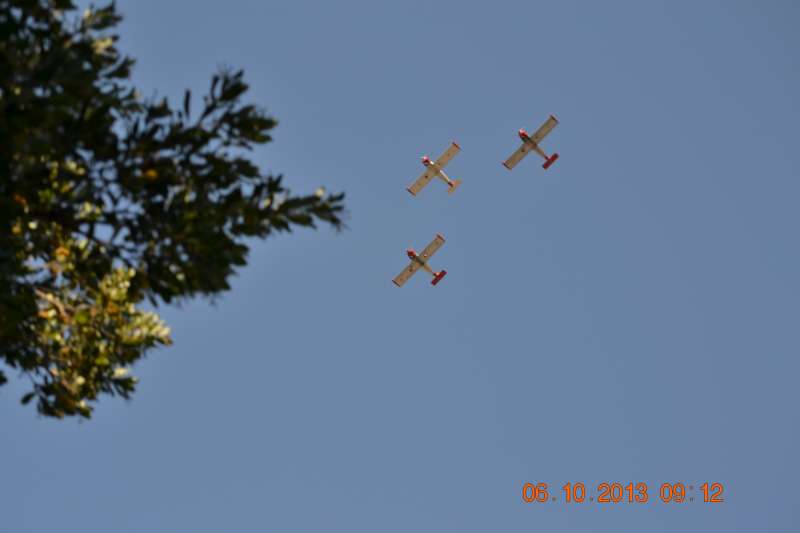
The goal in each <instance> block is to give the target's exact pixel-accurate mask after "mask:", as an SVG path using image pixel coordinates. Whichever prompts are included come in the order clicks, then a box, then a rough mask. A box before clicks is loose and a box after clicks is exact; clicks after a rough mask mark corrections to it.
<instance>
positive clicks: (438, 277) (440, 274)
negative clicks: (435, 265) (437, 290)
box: [431, 270, 447, 285]
mask: <svg viewBox="0 0 800 533" xmlns="http://www.w3.org/2000/svg"><path fill="white" fill-rule="evenodd" d="M446 275H447V271H446V270H442V271H441V272H437V273H436V275H435V276H433V281H431V285H436V284H437V283H439V282H440V281H442V278H443V277H445V276H446Z"/></svg>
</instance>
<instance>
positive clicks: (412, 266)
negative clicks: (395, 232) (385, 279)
mask: <svg viewBox="0 0 800 533" xmlns="http://www.w3.org/2000/svg"><path fill="white" fill-rule="evenodd" d="M443 244H444V237H442V236H441V235H439V234H438V233H437V234H436V238H435V239H433V240H432V241H431V243H430V244H429V245H428V246H426V247H425V249H424V250H422V253H421V254H417V252H415V251H414V249H413V248H409V249H408V250H407V251H406V254H408V258H409V259H411V262H410V263H409V264H408V266H407V267H406V268H404V269H403V271H402V272H400V273H399V274H398V275H397V277H395V278H394V279H393V280H392V281H393V282H394V284H395V285H397V286H398V287H402V286H403V284H404V283H405V282H406V281H408V278H410V277H411V276H413V275H414V273H415V272H416V271H417V270H419V269H420V268H422V269H424V270H425V272H427V273H428V274H430V275H431V276H433V281H431V285H436V284H437V283H439V282H440V281H442V278H443V277H444V276H445V275H446V274H447V271H446V270H441V271H439V272H434V271H433V270H431V269H430V267H429V266H428V265H427V263H428V259H430V258H431V256H433V254H435V253H436V250H438V249H439V248H441V247H442V245H443Z"/></svg>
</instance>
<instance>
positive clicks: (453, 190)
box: [447, 180, 461, 194]
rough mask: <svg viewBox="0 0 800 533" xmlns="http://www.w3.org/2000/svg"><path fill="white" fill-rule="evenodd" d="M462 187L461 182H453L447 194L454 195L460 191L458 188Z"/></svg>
mask: <svg viewBox="0 0 800 533" xmlns="http://www.w3.org/2000/svg"><path fill="white" fill-rule="evenodd" d="M459 185H461V180H453V186H452V187H448V188H447V194H453V193H454V192H456V189H458V186H459Z"/></svg>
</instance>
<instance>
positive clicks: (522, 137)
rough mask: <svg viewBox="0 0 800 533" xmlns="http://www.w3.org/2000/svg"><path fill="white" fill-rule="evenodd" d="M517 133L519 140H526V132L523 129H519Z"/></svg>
mask: <svg viewBox="0 0 800 533" xmlns="http://www.w3.org/2000/svg"><path fill="white" fill-rule="evenodd" d="M518 133H519V138H520V139H522V140H525V139H527V138H528V132H527V131H525V130H524V129H523V128H520V129H519V132H518Z"/></svg>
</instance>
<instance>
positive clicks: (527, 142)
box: [503, 115, 558, 170]
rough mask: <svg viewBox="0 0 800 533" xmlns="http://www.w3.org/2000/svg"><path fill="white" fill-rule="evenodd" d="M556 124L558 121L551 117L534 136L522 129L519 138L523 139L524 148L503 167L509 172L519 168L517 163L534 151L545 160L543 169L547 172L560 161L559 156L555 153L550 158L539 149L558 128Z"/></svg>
mask: <svg viewBox="0 0 800 533" xmlns="http://www.w3.org/2000/svg"><path fill="white" fill-rule="evenodd" d="M556 124H558V120H557V119H556V117H554V116H553V115H550V118H548V119H547V120H545V122H544V124H542V125H541V127H540V128H539V129H538V130H536V133H534V134H533V136H531V135H528V132H527V131H525V130H524V129H520V130H519V137H520V139H522V146H520V147H519V148H517V151H516V152H514V153H513V154H511V157H509V158H508V159H506V160H505V162H504V163H503V165H504V166H505V167H506V168H507V169H508V170H511V169H512V168H514V167H515V166H517V163H519V162H520V161H522V159H523V158H524V157H525V156H526V155H528V153H529V152H531V151H534V152H536V153H537V154H539V155H540V156H542V157H543V158H544V165H542V168H544V169H545V170H547V169H548V168H550V165H552V164H553V163H555V162H556V159H558V154H556V153H554V154H553V155H551V156H548V155H547V154H546V153H544V151H543V150H542V149H541V148H539V143H540V142H542V139H544V138H545V137H546V136H547V134H548V133H550V130H552V129H553V128H555V127H556Z"/></svg>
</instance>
